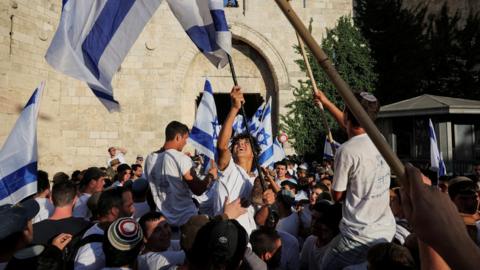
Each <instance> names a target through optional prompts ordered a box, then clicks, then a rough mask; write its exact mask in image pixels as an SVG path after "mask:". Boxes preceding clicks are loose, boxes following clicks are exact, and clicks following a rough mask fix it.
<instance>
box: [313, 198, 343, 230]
mask: <svg viewBox="0 0 480 270" xmlns="http://www.w3.org/2000/svg"><path fill="white" fill-rule="evenodd" d="M312 210H313V211H317V212H318V213H319V214H320V218H319V220H318V221H319V222H320V223H322V224H324V225H325V226H327V228H329V229H330V230H332V232H333V233H334V235H336V234H338V233H339V232H340V229H339V227H338V226H339V225H340V221H341V220H342V205H341V204H333V205H332V204H330V203H329V202H327V201H324V200H321V201H317V203H316V204H315V205H314V206H313V209H312Z"/></svg>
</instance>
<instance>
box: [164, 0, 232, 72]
mask: <svg viewBox="0 0 480 270" xmlns="http://www.w3.org/2000/svg"><path fill="white" fill-rule="evenodd" d="M168 5H169V6H170V9H171V10H172V12H173V14H174V15H175V17H176V18H177V19H178V21H179V22H180V24H181V25H182V27H183V29H184V30H185V32H187V35H188V36H189V37H190V39H191V40H192V41H193V43H195V45H196V46H197V48H198V49H199V50H200V51H201V52H202V53H203V54H204V55H205V56H206V57H207V58H208V59H209V60H210V62H212V64H213V65H215V66H216V67H217V68H222V67H224V66H225V65H226V64H228V55H229V54H230V53H231V50H232V34H231V33H230V31H229V30H228V24H227V20H226V18H225V12H224V10H223V0H168Z"/></svg>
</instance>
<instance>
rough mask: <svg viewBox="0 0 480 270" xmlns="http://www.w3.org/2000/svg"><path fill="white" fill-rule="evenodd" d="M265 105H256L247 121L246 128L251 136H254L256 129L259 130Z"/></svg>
mask: <svg viewBox="0 0 480 270" xmlns="http://www.w3.org/2000/svg"><path fill="white" fill-rule="evenodd" d="M265 106H267V105H266V104H265V102H264V103H262V105H260V107H258V109H257V110H256V111H255V114H254V115H253V116H252V119H250V120H249V121H248V130H249V131H250V133H251V134H252V136H254V137H256V135H257V133H258V131H259V130H260V126H261V123H262V119H263V115H264V111H265Z"/></svg>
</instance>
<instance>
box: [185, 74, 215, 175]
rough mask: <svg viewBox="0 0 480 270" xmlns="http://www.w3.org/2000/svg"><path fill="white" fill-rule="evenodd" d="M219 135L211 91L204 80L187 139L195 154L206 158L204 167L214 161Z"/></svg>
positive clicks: (208, 83) (208, 84)
mask: <svg viewBox="0 0 480 270" xmlns="http://www.w3.org/2000/svg"><path fill="white" fill-rule="evenodd" d="M219 133H220V125H219V124H218V117H217V107H216V106H215V100H214V99H213V90H212V86H211V84H210V82H209V81H208V80H206V81H205V86H204V90H203V96H202V100H201V101H200V104H199V105H198V109H197V116H196V117H195V123H194V124H193V127H192V131H191V132H190V136H189V138H188V140H189V142H190V143H191V144H192V145H193V146H194V147H195V149H196V150H197V152H198V153H199V154H202V155H204V156H205V157H206V158H208V159H206V160H205V161H204V162H205V164H204V165H206V166H208V163H209V161H210V160H216V158H215V157H216V155H217V140H218V134H219ZM206 166H205V167H206Z"/></svg>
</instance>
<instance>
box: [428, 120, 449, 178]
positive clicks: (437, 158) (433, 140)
mask: <svg viewBox="0 0 480 270" xmlns="http://www.w3.org/2000/svg"><path fill="white" fill-rule="evenodd" d="M428 134H429V137H430V166H431V167H432V168H433V169H436V170H438V176H444V175H446V174H447V169H446V167H445V163H444V162H443V158H442V155H441V153H440V151H439V150H438V144H437V136H436V135H435V129H434V128H433V123H432V119H428Z"/></svg>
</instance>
